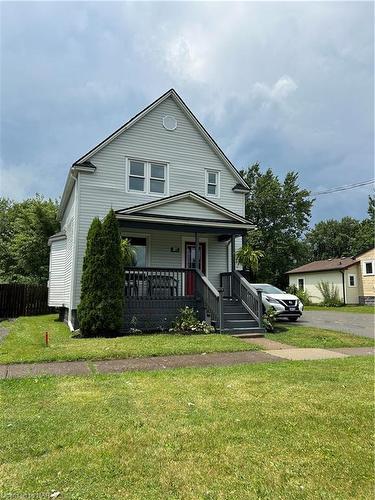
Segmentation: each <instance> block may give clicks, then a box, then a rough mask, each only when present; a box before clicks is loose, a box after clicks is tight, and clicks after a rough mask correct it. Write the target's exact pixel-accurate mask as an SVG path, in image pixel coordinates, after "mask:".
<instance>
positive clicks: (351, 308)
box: [304, 305, 375, 314]
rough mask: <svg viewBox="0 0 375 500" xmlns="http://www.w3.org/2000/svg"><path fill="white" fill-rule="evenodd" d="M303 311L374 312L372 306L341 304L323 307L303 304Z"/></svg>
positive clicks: (374, 309)
mask: <svg viewBox="0 0 375 500" xmlns="http://www.w3.org/2000/svg"><path fill="white" fill-rule="evenodd" d="M304 309H305V311H330V312H347V313H359V314H374V313H375V308H374V306H356V305H352V306H342V307H325V306H305V308H304Z"/></svg>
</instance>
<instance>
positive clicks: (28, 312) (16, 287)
mask: <svg viewBox="0 0 375 500" xmlns="http://www.w3.org/2000/svg"><path fill="white" fill-rule="evenodd" d="M50 310H51V309H50V308H49V307H48V288H47V286H46V285H21V284H19V283H6V284H0V318H16V317H17V316H32V315H34V314H45V313H48V312H49V311H50Z"/></svg>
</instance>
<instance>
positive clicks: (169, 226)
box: [116, 214, 254, 235]
mask: <svg viewBox="0 0 375 500" xmlns="http://www.w3.org/2000/svg"><path fill="white" fill-rule="evenodd" d="M116 217H117V219H118V221H119V224H120V227H127V228H140V229H156V230H159V231H177V232H184V233H213V234H228V235H232V234H237V235H241V234H246V232H247V231H248V230H249V229H253V228H254V226H253V225H252V224H244V223H241V222H230V221H227V220H220V219H199V218H192V217H177V216H170V215H151V214H116Z"/></svg>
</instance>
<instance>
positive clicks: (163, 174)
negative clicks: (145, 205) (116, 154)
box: [127, 160, 167, 195]
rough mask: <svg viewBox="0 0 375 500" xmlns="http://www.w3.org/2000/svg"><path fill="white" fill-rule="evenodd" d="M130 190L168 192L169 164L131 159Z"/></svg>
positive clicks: (151, 192)
mask: <svg viewBox="0 0 375 500" xmlns="http://www.w3.org/2000/svg"><path fill="white" fill-rule="evenodd" d="M127 187H128V191H131V192H138V193H145V194H155V195H165V194H167V165H166V164H165V163H158V162H152V161H141V160H129V168H128V179H127Z"/></svg>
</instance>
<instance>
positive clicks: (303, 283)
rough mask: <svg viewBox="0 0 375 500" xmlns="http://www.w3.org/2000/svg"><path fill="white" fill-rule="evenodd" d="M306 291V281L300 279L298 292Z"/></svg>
mask: <svg viewBox="0 0 375 500" xmlns="http://www.w3.org/2000/svg"><path fill="white" fill-rule="evenodd" d="M304 289H305V279H304V278H298V290H304Z"/></svg>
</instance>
